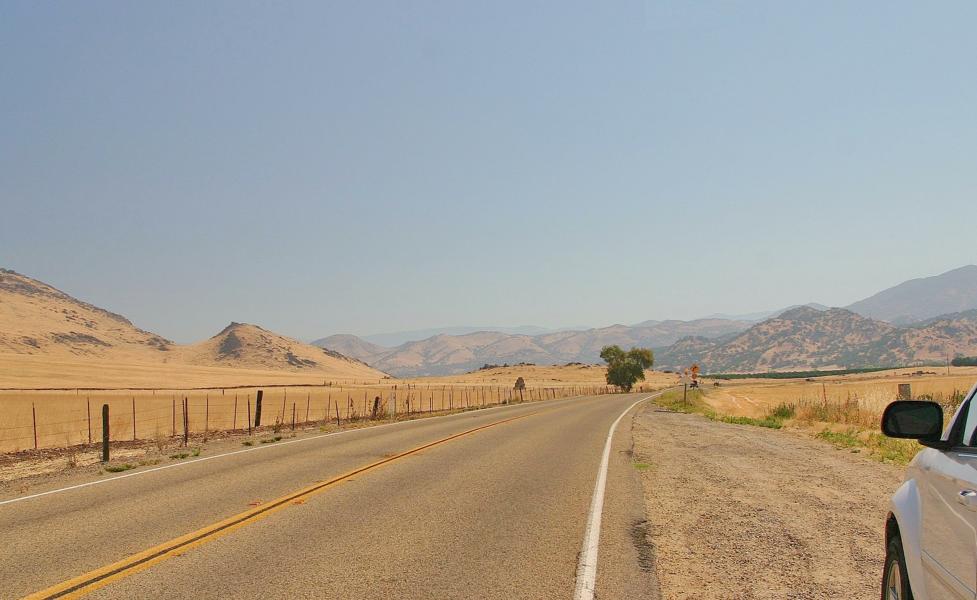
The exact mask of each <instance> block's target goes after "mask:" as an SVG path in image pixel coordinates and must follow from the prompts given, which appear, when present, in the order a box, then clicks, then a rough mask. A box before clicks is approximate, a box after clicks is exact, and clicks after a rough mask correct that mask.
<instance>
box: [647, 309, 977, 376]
mask: <svg viewBox="0 0 977 600" xmlns="http://www.w3.org/2000/svg"><path fill="white" fill-rule="evenodd" d="M975 353H977V312H974V313H964V314H953V315H946V316H944V317H940V318H935V319H931V320H929V321H926V322H924V323H920V324H917V325H914V326H910V327H897V326H895V325H892V324H890V323H886V322H884V321H878V320H875V319H870V318H867V317H863V316H861V315H858V314H856V313H854V312H851V311H849V310H846V309H841V308H833V309H829V310H826V311H819V310H815V309H812V308H808V307H802V308H797V309H793V310H790V311H787V312H786V313H783V314H782V315H780V316H779V317H775V318H773V319H769V320H767V321H763V322H762V323H758V324H757V325H754V326H753V327H751V328H749V329H747V330H746V331H744V332H742V333H740V334H738V335H735V336H731V337H727V338H724V339H719V340H715V339H713V340H709V339H704V338H693V337H689V338H685V339H683V340H679V341H678V342H676V343H675V344H672V345H671V346H669V347H668V348H664V349H661V350H659V351H658V352H657V353H656V364H657V365H658V366H659V367H661V368H680V367H684V366H688V365H690V364H692V363H693V362H696V363H699V364H700V365H701V366H702V367H703V369H704V370H705V371H706V372H712V373H717V372H731V373H732V372H740V373H744V372H745V373H752V372H763V371H791V370H808V369H836V368H861V367H886V366H905V365H911V364H920V363H941V362H943V361H944V360H945V359H946V357H947V356H948V355H949V356H954V355H955V354H966V355H972V354H975Z"/></svg>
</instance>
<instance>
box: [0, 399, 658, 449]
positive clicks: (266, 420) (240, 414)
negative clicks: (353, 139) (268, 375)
mask: <svg viewBox="0 0 977 600" xmlns="http://www.w3.org/2000/svg"><path fill="white" fill-rule="evenodd" d="M616 391H618V390H616V389H615V388H613V387H611V386H598V385H556V386H549V387H542V386H532V385H527V387H526V388H525V389H522V390H519V389H514V388H508V387H501V386H492V385H467V386H462V385H433V384H431V385H426V384H410V385H382V384H381V385H354V386H342V385H322V386H295V387H254V388H213V389H193V390H75V391H0V452H16V451H21V450H29V449H43V448H62V447H70V446H77V445H84V444H92V443H99V442H100V441H101V439H102V406H103V405H105V404H107V405H108V406H109V439H110V441H113V442H118V441H133V440H161V439H167V438H178V437H181V436H183V435H185V434H201V433H203V434H204V435H206V434H208V433H210V432H214V433H217V432H227V431H249V430H251V429H252V428H254V427H255V418H256V412H257V409H258V407H257V399H258V397H259V395H260V397H261V421H260V426H262V427H268V426H271V427H275V428H276V429H278V428H282V427H296V426H299V425H301V426H306V425H308V424H310V423H316V422H320V423H334V424H337V425H340V426H342V425H344V424H348V423H350V422H358V421H363V420H366V419H390V418H393V417H397V418H403V417H404V416H408V417H409V416H412V415H416V414H419V413H439V412H450V411H457V410H470V409H473V408H482V407H487V406H495V405H500V404H508V403H515V402H530V401H537V400H549V399H556V398H565V397H571V396H582V395H600V394H608V393H614V392H616ZM636 391H641V390H640V389H639V390H636ZM259 392H260V394H259Z"/></svg>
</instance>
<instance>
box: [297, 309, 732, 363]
mask: <svg viewBox="0 0 977 600" xmlns="http://www.w3.org/2000/svg"><path fill="white" fill-rule="evenodd" d="M750 325H751V323H749V322H746V321H730V320H721V319H700V320H697V321H654V322H647V324H642V325H641V326H627V325H612V326H610V327H602V328H598V329H587V330H584V331H558V332H552V333H543V334H540V335H518V334H516V335H514V334H508V333H503V332H498V331H480V332H474V333H467V334H464V335H444V334H442V335H436V336H433V337H430V338H428V339H426V340H420V341H412V342H406V343H404V344H401V345H399V346H396V347H393V348H388V347H383V346H379V345H377V344H372V343H370V342H367V341H365V340H363V339H360V338H358V337H356V336H354V335H349V334H342V335H333V336H329V337H326V338H322V339H319V340H316V341H314V342H312V343H313V344H314V345H316V346H324V347H327V348H332V349H334V350H336V351H338V352H341V353H342V354H345V355H346V356H351V357H354V358H358V359H360V360H362V361H364V362H366V363H369V364H370V365H372V366H374V367H376V368H378V369H380V370H381V371H384V372H386V373H390V374H393V375H398V376H420V375H445V374H451V373H462V372H465V371H470V370H473V369H477V368H479V367H481V366H482V365H485V364H503V363H510V364H514V363H519V362H532V363H536V364H559V363H567V362H584V363H591V362H597V361H599V360H600V350H601V348H603V347H604V346H606V345H608V344H618V345H620V346H627V347H630V346H643V347H657V346H666V345H668V344H671V343H673V342H675V341H677V340H679V339H681V338H683V337H685V336H689V335H703V336H713V337H715V336H720V335H724V334H728V333H734V332H738V331H743V330H744V329H746V328H748V327H749V326H750Z"/></svg>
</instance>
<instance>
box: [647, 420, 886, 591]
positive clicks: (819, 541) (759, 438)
mask: <svg viewBox="0 0 977 600" xmlns="http://www.w3.org/2000/svg"><path fill="white" fill-rule="evenodd" d="M632 427H633V433H634V444H635V446H634V454H635V456H634V460H635V462H636V464H638V465H640V466H641V468H642V469H643V471H642V482H643V485H644V491H645V499H646V503H647V510H648V515H649V516H648V520H649V523H650V527H649V531H648V534H647V535H648V537H649V538H650V541H651V543H652V544H653V546H654V552H655V557H656V570H657V575H658V579H659V582H660V585H661V592H662V598H663V600H676V599H693V598H695V599H701V598H714V599H734V598H735V599H767V598H771V599H772V598H777V599H782V598H789V599H804V600H807V599H811V600H815V599H817V600H823V599H839V600H842V599H843V600H862V599H865V600H868V599H872V600H874V599H875V598H878V595H879V582H880V578H881V569H882V559H883V553H884V552H883V551H884V549H883V527H884V523H885V516H886V512H887V510H888V500H889V497H890V496H891V494H892V492H894V491H895V489H896V488H897V487H898V486H899V485H900V483H901V482H902V476H903V469H902V468H899V467H893V466H890V465H885V464H881V463H879V462H875V461H873V460H871V459H869V458H867V457H864V456H862V455H860V454H853V453H852V452H851V451H849V450H838V449H836V448H834V447H833V446H831V445H828V444H826V443H824V442H821V441H819V440H813V439H810V438H807V437H803V436H802V435H800V434H797V433H793V432H789V431H777V430H771V429H764V428H762V427H753V426H749V425H731V424H727V423H721V422H716V421H710V420H709V419H706V418H704V417H701V416H698V415H687V414H680V413H672V412H668V411H665V410H663V409H659V408H657V407H654V406H650V407H647V408H645V409H644V410H642V411H641V412H640V413H639V414H638V416H637V417H636V418H635V419H634V421H633V424H632ZM645 465H647V467H645Z"/></svg>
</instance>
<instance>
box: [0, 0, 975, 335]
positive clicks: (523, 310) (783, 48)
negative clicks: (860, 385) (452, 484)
mask: <svg viewBox="0 0 977 600" xmlns="http://www.w3.org/2000/svg"><path fill="white" fill-rule="evenodd" d="M975 17H977V6H975V5H973V4H971V3H965V2H949V3H945V4H942V5H941V8H940V10H938V11H937V10H933V9H932V8H931V7H928V6H923V5H919V4H916V3H911V2H893V3H884V4H883V3H881V2H873V3H858V4H853V3H844V2H825V3H817V4H807V5H796V4H783V3H775V2H750V3H735V2H734V3H724V4H722V5H718V4H705V3H683V4H671V3H657V2H628V3H624V4H621V5H615V6H610V5H596V6H595V5H591V4H587V3H564V2H561V3H559V4H557V3H536V4H532V5H527V4H524V3H493V4H492V5H490V6H475V5H467V4H466V5H463V4H439V3H428V2H417V3H411V4H410V5H409V6H408V5H404V4H400V3H371V4H369V5H352V6H351V5H345V4H323V3H313V2H309V3H292V4H289V5H288V6H287V7H286V8H282V7H272V6H270V5H262V4H244V3H239V2H213V3H207V4H196V3H189V2H187V3H181V2H175V3H167V4H165V5H117V4H36V3H32V2H9V3H5V4H4V6H3V7H2V8H0V47H2V49H3V52H0V74H2V75H3V79H4V81H5V83H6V85H5V92H4V94H3V95H0V133H2V134H0V199H2V206H0V208H2V213H0V214H3V216H4V218H3V219H2V220H0V266H5V267H7V268H11V269H14V270H16V271H18V272H21V273H23V274H25V275H28V276H31V277H35V278H37V279H40V280H42V281H45V282H47V283H49V284H51V285H54V286H55V287H58V288H59V289H62V290H64V291H65V292H67V293H69V294H71V295H73V296H75V297H78V298H80V299H82V300H85V301H87V302H90V303H92V304H95V305H97V306H100V307H104V308H106V309H109V310H112V311H114V312H118V313H120V314H122V315H125V316H126V317H127V318H129V319H131V320H132V321H133V322H134V323H135V324H136V325H138V326H139V327H142V328H144V329H147V330H150V331H153V332H156V333H158V334H160V335H163V336H165V337H167V338H170V339H173V340H175V341H178V342H192V341H198V340H202V339H206V338H208V337H210V336H212V335H214V334H215V333H216V332H217V331H219V330H220V329H221V328H222V327H224V326H225V325H226V324H227V323H228V322H230V321H243V322H250V323H255V324H259V325H261V326H263V327H266V328H268V329H271V330H274V331H277V332H280V333H283V334H286V335H289V336H292V337H296V338H300V339H304V340H309V339H313V338H317V337H322V336H327V335H330V334H332V333H355V334H357V335H363V336H370V335H376V334H381V333H390V332H403V331H410V330H420V329H432V328H440V327H445V326H448V325H450V324H456V326H457V324H461V325H464V324H466V323H475V324H480V323H497V324H499V325H497V326H498V327H504V326H508V327H511V326H518V325H520V324H529V325H532V326H538V327H545V328H550V329H556V328H560V327H565V326H566V324H567V323H587V324H589V325H591V326H593V327H601V326H606V325H610V324H612V323H625V324H632V323H638V322H641V321H645V320H649V319H655V320H663V319H684V320H687V319H693V318H700V317H703V316H706V315H710V314H713V313H725V314H746V313H754V312H758V311H763V310H775V309H778V308H782V307H786V306H790V305H794V304H806V303H808V302H818V303H822V304H825V305H828V306H846V305H848V304H850V303H852V302H854V301H856V300H859V299H861V298H864V297H867V296H869V295H871V294H874V293H876V292H878V291H880V290H882V289H884V288H887V287H890V286H892V285H896V284H898V283H901V282H902V281H905V280H908V279H913V278H917V277H926V276H932V275H937V274H939V273H943V272H945V271H949V270H952V269H954V268H958V267H960V266H963V265H967V264H972V263H974V262H977V252H975V250H974V244H973V241H972V240H973V233H972V230H973V228H974V225H973V223H972V222H968V221H970V220H969V219H967V215H971V216H973V215H974V214H975V211H974V209H973V200H972V190H974V189H975V187H977V185H975V184H977V164H975V163H977V119H975V118H974V116H973V106H975V105H977V79H975V78H974V77H973V76H972V74H971V71H972V65H971V62H972V61H971V57H973V56H974V54H975V50H977V41H975V40H974V39H973V36H972V32H971V31H970V30H971V28H972V23H974V22H975V20H977V19H975Z"/></svg>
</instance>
